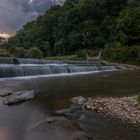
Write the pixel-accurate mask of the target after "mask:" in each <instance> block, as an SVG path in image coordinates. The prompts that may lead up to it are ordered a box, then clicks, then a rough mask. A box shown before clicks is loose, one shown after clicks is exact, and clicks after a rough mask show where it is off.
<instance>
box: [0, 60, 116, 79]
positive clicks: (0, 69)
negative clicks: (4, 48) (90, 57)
mask: <svg viewBox="0 0 140 140" xmlns="http://www.w3.org/2000/svg"><path fill="white" fill-rule="evenodd" d="M0 63H1V64H0V78H8V77H21V76H35V75H50V74H51V75H53V74H72V73H83V72H84V73H86V72H95V71H107V70H115V69H116V68H115V66H104V65H102V64H100V63H99V62H97V61H96V62H86V61H83V62H82V61H54V60H53V61H51V60H38V59H21V58H20V59H18V58H14V59H13V58H0Z"/></svg>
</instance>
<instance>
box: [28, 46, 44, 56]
mask: <svg viewBox="0 0 140 140" xmlns="http://www.w3.org/2000/svg"><path fill="white" fill-rule="evenodd" d="M26 57H27V58H38V59H40V58H42V57H43V54H42V52H41V51H40V50H39V49H38V48H37V47H34V48H31V49H29V50H28V51H27V54H26Z"/></svg>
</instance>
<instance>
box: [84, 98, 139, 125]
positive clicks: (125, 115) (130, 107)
mask: <svg viewBox="0 0 140 140" xmlns="http://www.w3.org/2000/svg"><path fill="white" fill-rule="evenodd" d="M83 106H84V109H85V110H91V111H95V112H97V113H99V114H101V115H103V116H104V117H111V118H113V119H119V120H121V121H123V122H124V123H127V124H132V125H134V126H137V127H140V104H138V102H137V99H136V96H129V97H95V98H93V97H89V98H87V101H86V102H85V103H84V104H83Z"/></svg>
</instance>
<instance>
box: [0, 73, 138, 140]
mask: <svg viewBox="0 0 140 140" xmlns="http://www.w3.org/2000/svg"><path fill="white" fill-rule="evenodd" d="M139 83H140V72H103V73H97V74H88V75H73V76H62V77H44V78H33V79H32V78H29V79H17V80H16V79H13V80H12V79H11V80H10V79H9V80H8V79H7V80H2V81H0V92H5V91H8V90H12V91H19V90H30V89H34V90H35V91H36V92H37V93H38V94H37V96H36V97H35V99H32V100H30V101H26V102H23V103H21V104H17V105H14V106H5V105H3V103H2V102H3V100H4V98H2V97H0V140H78V139H79V140H86V139H93V140H138V139H140V130H139V129H138V128H137V129H136V128H134V127H131V126H126V125H125V124H122V123H121V122H119V121H116V120H112V119H109V118H103V117H102V116H99V115H98V114H95V113H88V112H73V113H72V114H71V115H70V116H69V117H68V118H69V120H70V122H68V121H67V120H61V121H59V122H55V123H53V124H51V123H48V122H46V121H45V120H46V119H48V118H50V117H53V116H54V114H53V113H54V112H55V111H57V110H60V109H65V108H69V107H70V105H71V102H70V98H72V97H75V96H80V95H81V96H85V97H88V96H124V95H132V94H135V93H137V92H138V91H140V84H139ZM71 121H72V122H71ZM84 132H87V133H88V134H89V135H90V136H91V137H92V138H87V137H86V136H85V135H83V133H84Z"/></svg>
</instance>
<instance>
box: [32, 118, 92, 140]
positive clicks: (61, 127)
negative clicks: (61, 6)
mask: <svg viewBox="0 0 140 140" xmlns="http://www.w3.org/2000/svg"><path fill="white" fill-rule="evenodd" d="M47 129H49V130H51V131H52V132H53V135H54V136H55V138H54V139H58V140H60V139H66V138H67V140H90V139H91V137H90V136H89V135H88V134H87V133H86V132H85V131H84V130H83V129H82V128H81V127H80V126H79V125H78V124H76V123H75V122H73V121H72V120H70V119H67V118H65V117H63V116H52V117H49V118H47V119H45V120H41V121H40V122H37V123H36V124H35V125H34V126H33V127H32V131H33V130H36V131H37V132H38V131H39V130H42V131H45V130H47ZM47 132H48V131H47ZM47 139H48V138H47Z"/></svg>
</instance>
